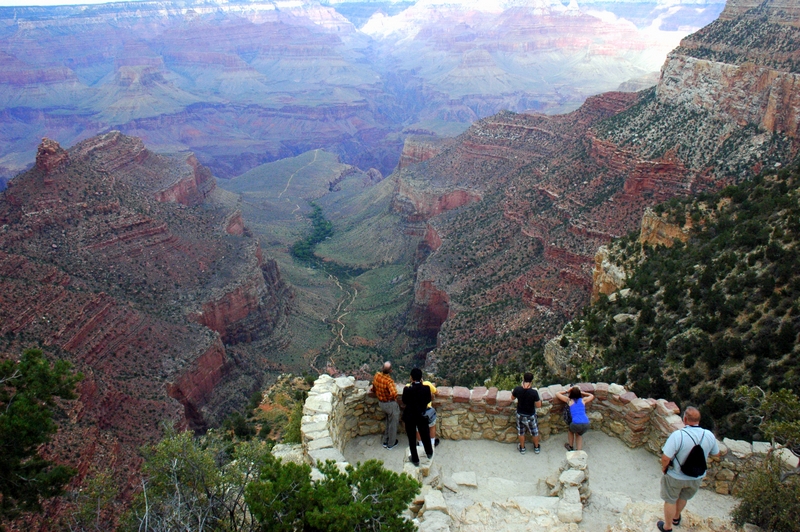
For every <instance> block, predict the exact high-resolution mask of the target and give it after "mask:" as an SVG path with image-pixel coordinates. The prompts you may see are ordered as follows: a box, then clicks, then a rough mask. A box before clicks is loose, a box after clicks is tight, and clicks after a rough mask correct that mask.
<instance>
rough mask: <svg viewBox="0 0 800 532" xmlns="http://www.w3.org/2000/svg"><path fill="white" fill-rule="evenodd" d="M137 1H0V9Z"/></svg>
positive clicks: (132, 0)
mask: <svg viewBox="0 0 800 532" xmlns="http://www.w3.org/2000/svg"><path fill="white" fill-rule="evenodd" d="M136 1H137V0H0V7H9V6H64V5H68V4H110V3H111V2H136Z"/></svg>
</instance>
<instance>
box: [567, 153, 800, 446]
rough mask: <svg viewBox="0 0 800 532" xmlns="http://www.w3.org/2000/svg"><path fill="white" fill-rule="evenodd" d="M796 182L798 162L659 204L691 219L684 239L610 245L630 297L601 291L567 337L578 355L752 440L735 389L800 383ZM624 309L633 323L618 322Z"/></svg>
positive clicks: (594, 371)
mask: <svg viewBox="0 0 800 532" xmlns="http://www.w3.org/2000/svg"><path fill="white" fill-rule="evenodd" d="M798 188H800V171H798V169H797V168H794V169H792V170H788V169H783V170H780V171H779V172H774V173H770V174H766V175H762V176H759V177H757V178H755V179H753V180H751V181H747V182H744V183H742V184H741V185H738V186H731V187H728V188H726V189H725V190H723V191H721V192H720V193H718V194H714V195H701V196H699V197H697V198H693V199H683V200H678V199H675V200H672V201H671V202H669V203H668V204H666V205H665V206H663V207H661V208H659V209H657V211H656V212H659V213H661V214H662V218H663V219H664V220H665V221H671V222H673V223H676V224H677V225H681V226H683V225H685V224H686V223H691V230H690V239H689V241H688V242H686V243H683V242H680V241H678V240H676V241H675V242H674V243H673V245H672V246H671V247H666V246H657V247H651V246H642V245H641V244H640V243H639V242H638V241H636V240H635V236H634V235H630V236H628V237H626V238H623V239H621V240H619V241H617V242H616V243H615V244H614V246H612V248H611V250H610V252H611V256H612V258H614V257H616V258H617V259H616V260H617V261H618V262H620V263H621V265H622V266H623V267H624V268H625V269H626V271H628V280H627V287H628V288H630V293H629V294H627V296H626V297H621V296H620V297H616V299H615V300H614V301H611V300H610V299H609V298H606V297H601V298H600V300H599V301H598V302H597V303H596V304H595V305H592V306H590V307H586V308H585V309H584V311H583V315H582V316H581V317H580V318H579V319H578V320H575V321H573V323H572V324H571V325H570V326H569V327H567V328H566V329H565V333H566V334H567V336H568V340H569V341H570V343H573V344H574V343H576V342H577V344H578V345H580V346H582V351H583V352H584V353H595V355H596V356H594V357H591V356H589V357H584V358H585V359H588V360H590V366H591V367H589V368H587V370H588V371H587V372H588V374H589V375H591V376H592V377H593V378H596V379H598V380H606V381H608V382H620V383H625V384H628V385H629V386H631V387H632V389H633V391H635V392H636V393H637V394H638V395H640V396H645V397H665V398H670V399H673V400H675V401H677V402H678V403H679V404H684V405H685V404H688V403H692V404H696V405H699V406H700V410H701V412H702V413H703V419H704V423H707V424H709V425H712V424H715V425H716V427H715V428H716V430H717V433H718V434H719V435H720V436H731V437H735V438H736V437H738V438H745V439H752V437H753V435H754V433H755V431H756V427H755V426H754V425H753V423H752V422H751V421H749V420H748V417H747V415H745V413H744V412H743V411H742V408H741V407H740V405H739V403H737V402H736V401H735V400H734V399H735V397H734V393H733V392H734V391H735V390H736V389H737V388H738V387H739V386H742V385H746V386H760V387H762V388H763V389H765V390H767V391H771V392H777V391H778V390H779V389H780V388H788V389H789V390H791V391H793V392H794V393H798V392H799V391H800V356H799V355H800V350H799V349H798V342H797V338H798V333H800V304H798V301H800V252H799V251H800V250H798V245H800V190H798ZM620 314H623V315H624V314H629V315H632V316H634V317H635V319H630V320H619V321H618V320H615V319H614V317H615V316H617V315H620ZM575 363H576V364H578V365H580V364H583V363H585V360H582V361H576V362H575Z"/></svg>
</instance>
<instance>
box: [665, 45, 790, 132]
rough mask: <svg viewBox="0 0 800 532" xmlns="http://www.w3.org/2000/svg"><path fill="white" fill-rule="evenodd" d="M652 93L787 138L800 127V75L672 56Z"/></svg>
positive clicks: (680, 54) (675, 54)
mask: <svg viewBox="0 0 800 532" xmlns="http://www.w3.org/2000/svg"><path fill="white" fill-rule="evenodd" d="M656 94H657V95H658V99H659V100H660V101H661V102H666V103H669V104H671V105H675V104H679V105H684V106H686V107H687V108H689V109H696V110H702V111H705V112H708V113H711V114H713V115H714V116H716V117H718V118H719V119H720V120H722V121H730V122H732V123H735V124H739V125H740V126H744V125H747V124H756V125H758V127H759V128H761V129H763V130H765V131H769V132H775V133H784V134H786V135H788V136H790V137H797V136H798V133H799V132H798V128H799V127H800V74H796V73H792V72H781V71H778V70H775V69H773V68H769V67H764V66H759V65H754V64H747V63H746V64H743V65H735V64H729V63H722V62H717V61H708V60H705V59H697V58H694V57H687V56H686V55H683V54H682V53H679V52H677V53H672V54H670V55H669V56H668V58H667V62H666V63H665V64H664V69H663V70H662V73H661V82H660V83H659V84H658V85H657V88H656Z"/></svg>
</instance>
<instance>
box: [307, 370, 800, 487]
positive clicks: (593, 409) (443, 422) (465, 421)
mask: <svg viewBox="0 0 800 532" xmlns="http://www.w3.org/2000/svg"><path fill="white" fill-rule="evenodd" d="M369 386H370V383H369V382H368V381H356V380H355V379H354V378H353V377H340V378H338V379H334V378H332V377H329V376H327V375H322V376H320V378H319V379H317V381H316V382H315V383H314V387H313V388H312V389H311V391H310V392H309V396H308V399H307V400H306V403H305V405H304V408H303V414H304V415H303V419H302V425H301V431H302V434H303V448H304V451H305V453H306V456H307V457H308V460H309V462H310V463H311V464H312V465H315V464H316V463H317V462H319V461H320V460H322V461H324V460H327V459H332V460H335V461H337V462H345V459H344V456H343V454H342V452H343V450H344V447H345V445H346V444H347V442H348V441H349V440H350V439H352V438H355V437H357V436H366V435H369V434H381V433H383V429H384V424H383V420H384V417H385V414H384V413H383V412H382V411H381V410H380V408H379V407H378V400H377V398H375V396H374V395H372V394H370V393H369ZM578 386H580V388H581V390H583V391H585V392H589V393H592V394H594V395H595V398H596V399H595V401H593V402H592V403H591V404H590V405H589V406H588V407H587V415H588V416H589V418H590V419H591V422H592V425H591V428H592V430H601V431H603V432H605V433H606V434H608V435H610V436H613V437H615V438H618V439H620V440H621V441H623V442H624V443H625V444H626V445H628V446H629V447H634V448H635V447H642V446H644V447H645V448H646V449H647V450H649V451H650V452H652V453H654V454H655V455H657V456H660V455H661V447H662V445H663V444H664V442H665V441H666V439H667V437H668V436H669V434H671V433H672V432H673V431H674V430H679V429H681V428H683V426H684V425H683V421H682V420H681V417H680V415H679V414H680V412H679V409H678V407H677V405H676V404H675V403H672V402H669V401H666V400H664V399H658V400H656V399H641V398H639V397H637V396H636V394H634V393H633V392H630V391H627V390H625V388H623V387H622V386H620V385H617V384H606V383H596V384H591V383H583V384H579V385H578ZM567 389H568V388H567V387H565V386H561V385H553V386H549V387H546V388H540V389H539V394H540V396H541V399H542V408H540V409H539V410H538V418H539V433H540V435H541V436H542V439H543V440H545V441H547V439H548V438H549V437H550V436H551V435H553V434H558V433H562V432H566V430H567V429H566V425H565V424H564V421H563V420H562V417H561V416H562V412H563V410H564V403H562V402H561V401H559V400H558V399H556V398H555V394H556V392H558V391H562V390H564V391H565V390H567ZM398 393H402V387H400V386H398ZM433 406H434V407H435V408H436V412H437V417H438V422H437V436H438V437H440V438H441V439H445V440H464V439H472V440H477V439H486V440H495V441H498V442H504V443H514V442H516V441H517V433H516V417H515V413H516V401H515V400H514V399H513V398H512V397H511V392H510V391H508V390H498V389H497V388H485V387H478V388H474V389H472V390H470V389H468V388H463V387H460V386H456V387H447V386H441V387H439V388H438V391H437V394H436V397H435V398H434V401H433ZM399 432H402V428H401V429H399ZM718 444H719V448H720V451H721V456H720V459H719V460H712V461H710V463H709V471H708V473H707V474H706V478H705V479H704V482H703V486H704V487H706V488H709V489H713V490H715V491H717V492H718V493H723V494H729V493H732V492H734V491H736V489H737V488H738V483H739V482H740V475H741V474H742V473H745V472H748V471H751V470H753V469H754V468H755V467H756V466H757V464H758V463H759V461H760V460H759V459H760V458H761V457H762V456H763V455H764V454H766V453H767V452H768V451H769V450H770V444H769V443H765V442H754V443H748V442H743V441H733V440H729V439H727V438H726V439H724V440H723V441H721V442H718ZM779 452H781V453H784V454H782V456H783V457H784V458H785V459H786V461H787V462H789V463H792V459H794V464H793V465H795V466H796V458H794V457H793V456H792V455H791V453H789V452H788V450H786V449H782V450H780V451H779Z"/></svg>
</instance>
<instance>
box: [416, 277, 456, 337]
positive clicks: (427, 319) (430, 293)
mask: <svg viewBox="0 0 800 532" xmlns="http://www.w3.org/2000/svg"><path fill="white" fill-rule="evenodd" d="M449 314H450V298H449V297H448V296H447V293H446V292H444V291H442V290H440V289H438V288H437V287H436V285H435V284H434V282H433V281H421V282H420V283H418V285H417V287H416V289H415V291H414V304H413V305H412V307H411V322H412V323H413V324H414V328H415V330H416V334H417V335H419V336H424V337H427V338H436V335H437V334H438V333H439V328H440V327H441V326H442V323H444V322H445V320H446V319H447V318H448V316H449Z"/></svg>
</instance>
